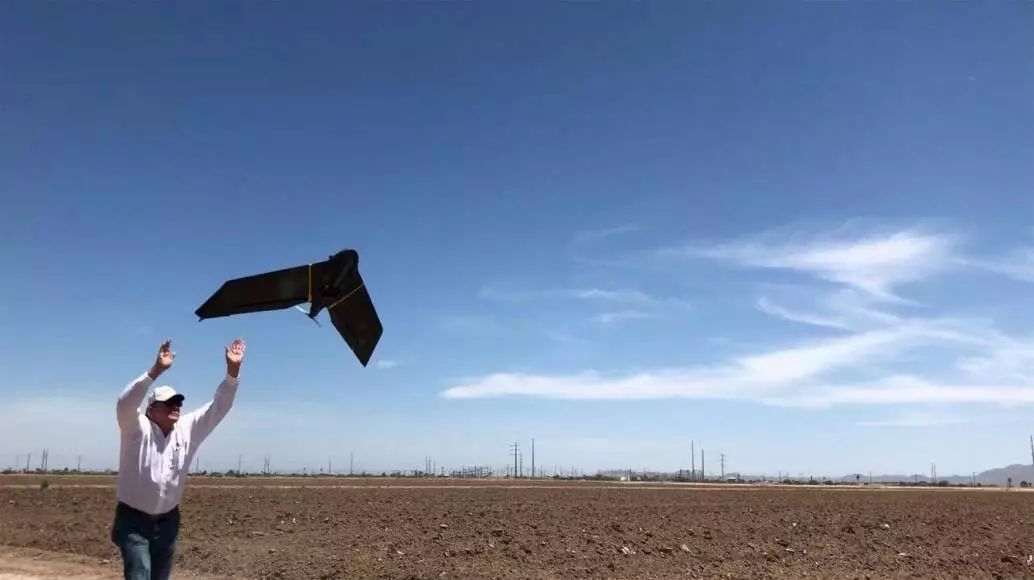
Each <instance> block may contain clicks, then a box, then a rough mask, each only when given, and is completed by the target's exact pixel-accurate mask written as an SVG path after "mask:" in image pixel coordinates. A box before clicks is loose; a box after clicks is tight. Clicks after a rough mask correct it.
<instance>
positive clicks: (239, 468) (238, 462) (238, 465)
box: [237, 455, 241, 475]
mask: <svg viewBox="0 0 1034 580" xmlns="http://www.w3.org/2000/svg"><path fill="white" fill-rule="evenodd" d="M240 474H241V456H240V455H237V475H240Z"/></svg>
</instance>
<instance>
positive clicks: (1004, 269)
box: [970, 247, 1034, 282]
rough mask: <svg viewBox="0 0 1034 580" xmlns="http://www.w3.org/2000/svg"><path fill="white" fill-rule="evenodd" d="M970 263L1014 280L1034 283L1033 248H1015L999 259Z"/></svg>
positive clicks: (972, 261)
mask: <svg viewBox="0 0 1034 580" xmlns="http://www.w3.org/2000/svg"><path fill="white" fill-rule="evenodd" d="M970 263H971V264H972V265H974V266H978V267H982V268H985V269H987V270H989V271H991V272H996V273H998V274H1002V275H1005V276H1008V277H1010V278H1015V279H1016V280H1021V281H1024V282H1034V247H1023V248H1017V249H1014V250H1012V251H1011V252H1009V253H1008V254H1006V255H1005V256H1003V257H1002V258H999V259H982V260H971V261H970Z"/></svg>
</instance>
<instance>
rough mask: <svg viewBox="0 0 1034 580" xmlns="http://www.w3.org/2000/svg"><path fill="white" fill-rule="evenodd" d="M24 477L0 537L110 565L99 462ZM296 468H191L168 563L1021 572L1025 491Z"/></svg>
mask: <svg viewBox="0 0 1034 580" xmlns="http://www.w3.org/2000/svg"><path fill="white" fill-rule="evenodd" d="M34 481H35V480H33V479H32V478H30V479H28V480H26V479H15V478H0V546H8V547H9V549H10V548H17V549H33V550H47V551H52V552H61V553H65V554H74V555H77V556H79V557H82V558H86V559H87V560H86V561H88V562H93V563H94V564H93V565H94V566H95V568H96V570H97V574H98V575H99V574H102V573H116V574H117V572H118V565H119V559H118V553H117V551H116V550H115V548H114V546H112V545H111V544H110V543H109V542H108V539H107V537H108V527H109V525H110V522H111V514H112V506H113V503H114V490H113V488H112V486H111V480H110V479H105V478H98V479H93V480H88V479H86V478H82V479H67V480H66V479H64V478H50V481H51V482H53V483H54V485H51V487H49V488H48V489H40V488H39V487H38V485H32V484H33V483H34ZM304 481H305V483H306V485H296V484H297V483H298V481H297V480H287V479H279V480H277V479H272V478H271V479H264V480H259V479H245V480H234V479H215V480H205V479H201V478H195V479H193V480H192V481H191V483H190V484H189V485H188V491H187V497H186V499H185V501H184V504H183V506H182V510H183V517H184V519H183V529H182V532H181V541H180V556H179V558H178V564H177V565H178V574H177V575H180V574H182V573H186V572H190V573H191V575H203V576H209V577H211V576H229V577H234V578H298V579H313V578H443V577H444V578H507V579H509V578H697V577H699V578H712V577H719V576H720V577H730V578H804V577H819V578H865V577H871V578H897V577H916V578H919V577H921V578H1034V557H1032V555H1034V525H1032V524H1034V506H1032V504H1031V500H1034V496H1032V495H1031V494H1028V493H1020V492H1006V491H1002V490H998V491H955V492H952V491H941V490H914V489H909V490H841V489H826V488H806V489H786V488H760V487H736V488H725V487H722V488H707V487H701V486H676V485H671V486H644V485H630V484H625V485H588V484H581V485H577V484H567V485H556V484H553V483H552V482H544V483H537V484H535V485H520V486H514V485H508V484H498V483H497V484H480V483H477V482H470V481H464V482H450V484H447V485H440V484H441V481H434V482H419V481H416V482H414V481H407V480H359V481H356V480H351V479H349V480H342V479H337V480H333V479H308V480H304ZM70 483H75V484H78V485H73V486H66V485H64V484H70ZM522 483H523V482H522ZM8 484H24V485H8ZM335 484H336V485H335ZM457 484H459V485H457ZM2 554H3V552H2V551H0V575H2V573H3V572H5V568H4V563H3V562H4V559H3V557H2ZM0 577H2V576H0ZM80 577H85V576H80ZM98 577H100V576H98Z"/></svg>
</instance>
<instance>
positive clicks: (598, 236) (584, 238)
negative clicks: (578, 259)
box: [573, 224, 641, 243]
mask: <svg viewBox="0 0 1034 580" xmlns="http://www.w3.org/2000/svg"><path fill="white" fill-rule="evenodd" d="M640 229H641V228H640V227H639V226H638V225H636V224H622V225H618V226H613V227H609V228H595V229H585V230H579V231H577V232H575V234H574V236H573V240H574V242H576V243H588V242H594V241H596V240H602V239H605V238H611V237H614V236H620V235H622V234H628V233H632V232H637V231H639V230H640Z"/></svg>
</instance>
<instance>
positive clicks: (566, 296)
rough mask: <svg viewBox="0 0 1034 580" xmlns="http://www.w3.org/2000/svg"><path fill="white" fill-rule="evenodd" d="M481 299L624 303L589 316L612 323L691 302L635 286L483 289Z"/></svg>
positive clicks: (681, 308) (685, 308)
mask: <svg viewBox="0 0 1034 580" xmlns="http://www.w3.org/2000/svg"><path fill="white" fill-rule="evenodd" d="M480 295H481V297H482V298H486V299H489V300H498V301H508V302H521V301H530V300H550V299H552V300H577V301H583V302H589V303H597V304H611V305H618V306H626V307H627V308H622V309H620V310H616V311H615V310H607V311H603V312H598V313H596V314H594V315H592V316H590V317H589V318H590V320H593V321H595V322H598V323H603V324H612V323H615V322H619V321H625V320H644V319H656V318H660V317H661V314H662V313H664V312H667V313H669V314H670V313H672V312H673V311H683V312H684V311H688V310H691V309H692V304H691V303H690V302H689V301H688V300H684V299H681V298H669V297H659V296H653V295H650V294H647V293H646V292H643V291H641V290H634V289H617V290H614V289H611V290H605V289H600V288H560V289H546V290H499V289H495V288H484V289H482V290H481V293H480Z"/></svg>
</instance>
